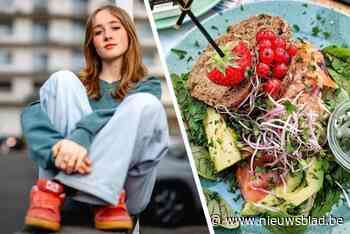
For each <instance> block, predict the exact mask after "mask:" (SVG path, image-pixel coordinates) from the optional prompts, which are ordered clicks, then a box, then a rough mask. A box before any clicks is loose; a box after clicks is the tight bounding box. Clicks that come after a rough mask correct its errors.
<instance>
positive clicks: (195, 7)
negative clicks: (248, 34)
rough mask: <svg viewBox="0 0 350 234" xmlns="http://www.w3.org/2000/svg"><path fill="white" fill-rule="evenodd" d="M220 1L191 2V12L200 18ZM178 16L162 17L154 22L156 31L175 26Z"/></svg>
mask: <svg viewBox="0 0 350 234" xmlns="http://www.w3.org/2000/svg"><path fill="white" fill-rule="evenodd" d="M220 1H221V0H200V1H198V0H196V1H193V3H192V7H191V10H192V12H193V14H194V15H195V16H201V15H202V14H204V13H206V12H208V11H209V10H210V9H212V8H213V7H214V6H215V5H217V4H218V3H219V2H220ZM178 17H179V15H175V16H174V15H171V17H164V18H159V19H156V20H155V23H156V27H157V29H165V28H170V27H173V26H174V25H175V24H176V21H177V18H178ZM188 20H189V18H188V17H186V18H185V22H187V21H188Z"/></svg>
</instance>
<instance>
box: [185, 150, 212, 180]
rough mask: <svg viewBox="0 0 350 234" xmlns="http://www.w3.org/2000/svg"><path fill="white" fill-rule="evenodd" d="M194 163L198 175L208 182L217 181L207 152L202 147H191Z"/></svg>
mask: <svg viewBox="0 0 350 234" xmlns="http://www.w3.org/2000/svg"><path fill="white" fill-rule="evenodd" d="M191 150H192V155H193V159H194V163H195V165H196V168H197V172H198V175H200V176H201V177H203V178H205V179H208V180H214V181H215V180H217V179H218V178H217V176H216V175H215V168H214V164H213V162H212V161H211V160H210V156H209V152H208V150H207V149H206V148H205V147H203V146H196V145H193V144H192V145H191Z"/></svg>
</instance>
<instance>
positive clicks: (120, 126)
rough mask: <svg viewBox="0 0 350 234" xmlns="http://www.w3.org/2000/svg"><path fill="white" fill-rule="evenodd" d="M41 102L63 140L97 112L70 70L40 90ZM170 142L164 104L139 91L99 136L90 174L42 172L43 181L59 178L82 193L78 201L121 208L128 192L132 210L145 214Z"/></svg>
mask: <svg viewBox="0 0 350 234" xmlns="http://www.w3.org/2000/svg"><path fill="white" fill-rule="evenodd" d="M40 101H41V107H42V109H43V110H44V111H45V112H46V113H47V114H48V117H49V119H50V120H51V122H52V124H53V126H54V127H55V128H56V130H58V131H59V132H61V134H62V135H63V136H68V135H69V133H70V132H71V131H72V130H73V129H74V128H75V125H76V123H77V122H78V121H79V120H81V119H82V118H84V116H86V115H88V114H90V113H92V111H93V110H92V108H91V107H90V105H89V100H88V96H87V94H86V90H85V87H84V86H83V84H82V83H81V81H80V80H79V79H78V77H76V76H75V75H74V74H73V73H72V72H70V71H59V72H56V73H54V74H52V75H51V76H50V78H49V79H48V80H47V81H46V82H45V83H44V85H43V86H42V87H41V89H40ZM168 139H169V136H168V126H167V120H166V113H165V110H164V108H163V106H162V104H161V102H160V101H159V100H158V99H157V98H156V97H155V96H153V95H151V94H149V93H135V94H132V95H129V96H127V97H126V98H124V100H123V101H122V102H121V103H120V104H119V106H118V107H117V108H116V110H115V112H114V115H113V116H112V117H111V119H110V120H109V122H108V123H107V124H106V125H105V126H104V127H103V128H102V129H101V130H100V131H99V132H98V133H97V135H96V136H94V138H93V142H92V144H91V147H90V150H89V153H88V157H89V158H90V159H91V161H92V171H91V173H90V174H87V175H80V174H66V173H64V172H59V173H57V174H56V173H54V172H53V171H51V170H47V169H43V168H39V177H40V178H49V179H56V180H58V181H60V182H61V183H62V184H64V185H67V186H69V187H72V188H74V189H76V190H78V191H79V192H78V194H79V195H77V197H76V200H80V201H84V202H87V203H92V204H99V203H101V202H105V203H110V204H116V203H117V201H118V194H119V193H120V192H121V191H122V189H123V188H124V189H125V191H126V194H127V202H126V204H127V207H128V210H129V212H130V213H131V214H139V213H140V212H141V211H143V210H144V209H145V207H146V206H147V204H148V203H149V201H150V197H151V194H152V191H153V187H154V184H155V180H156V166H157V164H158V162H159V160H160V159H161V158H162V157H163V156H164V155H165V154H166V152H167V149H168ZM73 199H74V197H73Z"/></svg>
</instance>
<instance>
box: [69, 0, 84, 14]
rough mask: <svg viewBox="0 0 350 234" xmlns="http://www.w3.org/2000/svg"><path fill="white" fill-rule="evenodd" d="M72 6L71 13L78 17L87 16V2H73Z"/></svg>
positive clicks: (75, 0)
mask: <svg viewBox="0 0 350 234" xmlns="http://www.w3.org/2000/svg"><path fill="white" fill-rule="evenodd" d="M72 4H73V13H74V14H79V15H85V14H87V0H74V1H72Z"/></svg>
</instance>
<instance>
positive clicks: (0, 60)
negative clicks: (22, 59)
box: [0, 49, 12, 65]
mask: <svg viewBox="0 0 350 234" xmlns="http://www.w3.org/2000/svg"><path fill="white" fill-rule="evenodd" d="M11 63H12V54H11V52H10V51H9V50H6V49H0V65H9V64H11Z"/></svg>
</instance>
